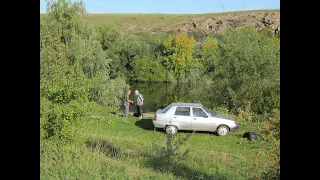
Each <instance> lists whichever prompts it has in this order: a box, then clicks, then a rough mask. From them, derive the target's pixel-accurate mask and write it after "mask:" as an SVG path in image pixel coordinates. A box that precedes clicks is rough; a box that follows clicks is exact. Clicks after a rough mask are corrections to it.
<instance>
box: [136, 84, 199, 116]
mask: <svg viewBox="0 0 320 180" xmlns="http://www.w3.org/2000/svg"><path fill="white" fill-rule="evenodd" d="M130 89H131V90H132V93H131V95H130V99H131V100H133V101H134V105H132V104H131V105H130V111H131V112H136V111H137V110H136V100H135V95H134V90H136V89H137V90H138V91H139V92H140V93H141V94H142V95H143V97H144V107H143V108H144V110H143V111H144V112H155V111H156V110H157V109H162V108H164V107H166V106H167V105H168V104H170V103H172V102H192V101H193V100H194V98H193V96H192V95H191V92H190V86H188V85H187V84H176V83H132V84H130Z"/></svg>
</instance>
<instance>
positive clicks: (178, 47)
mask: <svg viewBox="0 0 320 180" xmlns="http://www.w3.org/2000/svg"><path fill="white" fill-rule="evenodd" d="M195 42H196V41H195V40H194V38H193V36H191V37H189V36H188V34H187V33H183V34H178V35H175V36H173V35H171V36H169V37H168V39H167V40H165V41H164V43H163V45H164V54H165V56H166V57H165V60H166V62H165V65H166V67H167V68H168V69H169V70H170V71H171V72H173V73H175V74H180V73H181V72H183V71H185V70H186V69H187V68H188V64H190V63H192V62H193V61H195V60H196V59H195V58H194V57H193V52H194V47H195Z"/></svg>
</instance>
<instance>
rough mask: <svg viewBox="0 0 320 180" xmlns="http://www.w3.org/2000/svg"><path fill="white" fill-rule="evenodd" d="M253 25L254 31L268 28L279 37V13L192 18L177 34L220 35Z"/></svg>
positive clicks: (250, 13)
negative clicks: (229, 30) (227, 30)
mask: <svg viewBox="0 0 320 180" xmlns="http://www.w3.org/2000/svg"><path fill="white" fill-rule="evenodd" d="M249 24H251V25H254V26H255V28H256V30H257V31H258V30H261V29H263V28H269V29H270V30H271V31H273V32H274V33H275V34H277V35H280V13H279V12H277V13H264V12H248V13H240V14H237V15H228V16H226V15H225V16H222V15H221V16H219V15H215V16H213V17H200V18H193V19H191V20H190V21H188V22H186V23H183V24H182V26H181V27H180V28H178V32H180V33H184V32H189V33H190V32H203V33H206V34H211V33H221V32H223V31H225V30H226V29H228V28H230V27H233V28H238V27H242V26H246V25H249Z"/></svg>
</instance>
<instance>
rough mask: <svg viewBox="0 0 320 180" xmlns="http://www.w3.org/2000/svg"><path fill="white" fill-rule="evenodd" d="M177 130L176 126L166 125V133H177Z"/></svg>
mask: <svg viewBox="0 0 320 180" xmlns="http://www.w3.org/2000/svg"><path fill="white" fill-rule="evenodd" d="M177 132H178V128H177V127H176V126H171V125H169V126H167V127H166V133H167V134H171V135H175V134H177Z"/></svg>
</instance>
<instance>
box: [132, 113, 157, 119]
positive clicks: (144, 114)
mask: <svg viewBox="0 0 320 180" xmlns="http://www.w3.org/2000/svg"><path fill="white" fill-rule="evenodd" d="M133 113H134V112H129V116H133ZM143 117H146V118H153V117H154V113H143Z"/></svg>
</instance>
